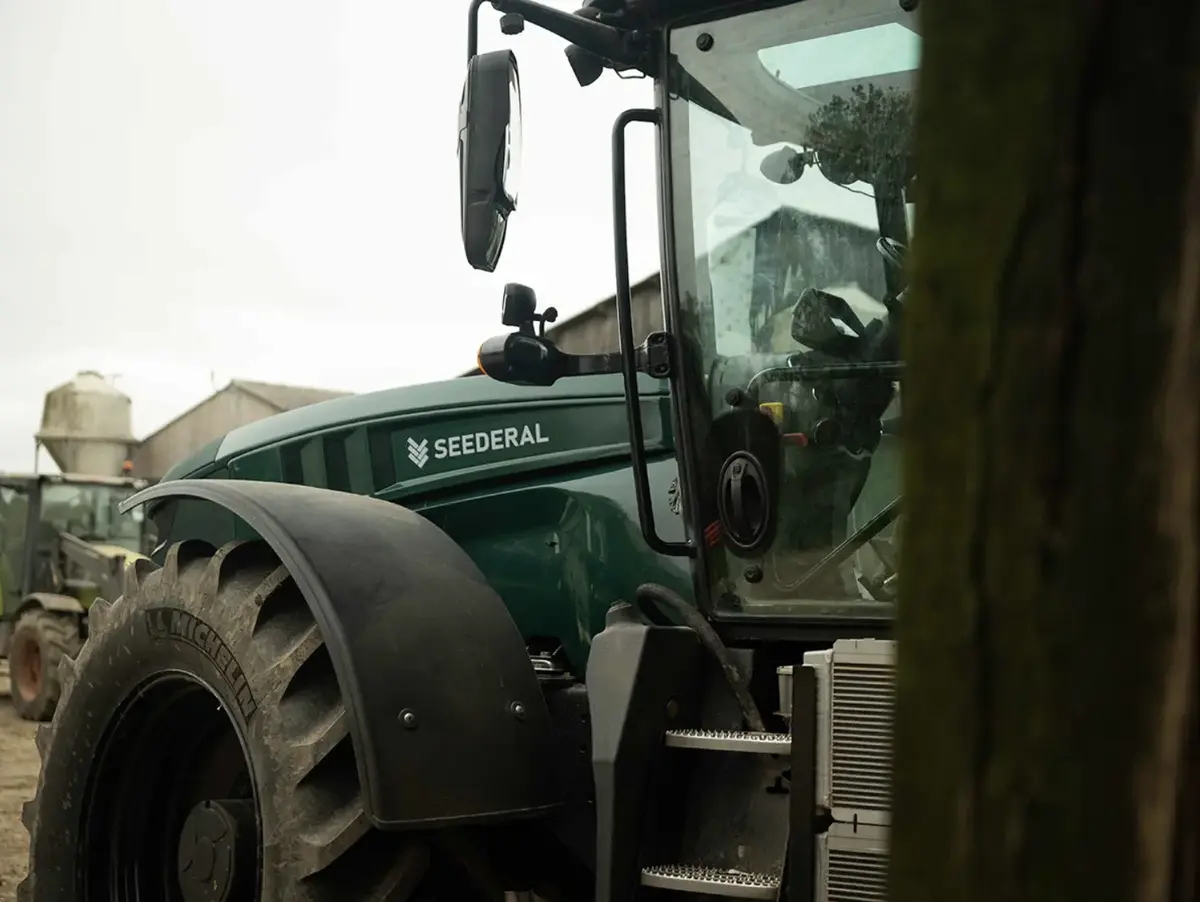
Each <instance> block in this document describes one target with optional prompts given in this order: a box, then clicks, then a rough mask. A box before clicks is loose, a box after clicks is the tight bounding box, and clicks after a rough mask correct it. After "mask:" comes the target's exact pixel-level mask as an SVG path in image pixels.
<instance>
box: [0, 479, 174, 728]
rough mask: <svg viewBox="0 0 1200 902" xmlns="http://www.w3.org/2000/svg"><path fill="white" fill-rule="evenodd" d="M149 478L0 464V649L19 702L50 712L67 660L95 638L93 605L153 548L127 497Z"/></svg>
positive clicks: (29, 714) (38, 713) (37, 714)
mask: <svg viewBox="0 0 1200 902" xmlns="http://www.w3.org/2000/svg"><path fill="white" fill-rule="evenodd" d="M145 486H146V483H145V482H144V481H142V480H135V479H125V478H113V479H107V478H104V477H97V476H80V475H70V474H69V475H65V476H59V475H16V474H5V473H0V655H2V656H4V657H6V658H8V670H9V681H10V684H11V690H10V694H11V696H12V703H13V707H14V708H15V709H16V711H17V713H18V714H19V715H20V716H21V717H23V718H25V719H26V720H37V721H44V720H49V719H50V717H51V715H53V714H54V709H55V706H56V705H57V704H58V700H59V695H60V693H61V680H60V676H59V672H58V669H59V664H60V662H61V661H62V658H63V656H64V655H65V656H68V657H74V656H75V654H76V653H77V652H78V651H79V648H80V646H81V645H82V644H83V641H84V639H86V638H87V632H88V621H87V614H88V609H89V608H90V607H91V606H92V603H93V602H94V601H95V600H96V598H98V597H104V598H115V597H116V596H117V594H119V592H120V587H121V581H122V575H123V573H124V570H125V564H126V563H128V562H130V561H132V560H134V559H136V558H140V557H144V556H145V553H147V552H148V551H149V550H150V549H149V547H148V541H149V540H148V538H147V533H146V527H147V521H146V519H145V517H144V515H143V513H142V511H132V512H130V513H122V512H121V511H120V510H119V508H120V505H121V503H122V502H124V501H125V500H127V499H128V498H129V497H130V496H132V495H133V494H135V493H136V492H137V491H138V490H139V489H142V488H145Z"/></svg>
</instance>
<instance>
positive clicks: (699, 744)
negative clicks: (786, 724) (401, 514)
mask: <svg viewBox="0 0 1200 902" xmlns="http://www.w3.org/2000/svg"><path fill="white" fill-rule="evenodd" d="M667 745H668V746H671V747H672V748H679V749H706V750H708V751H712V752H750V753H751V754H758V755H787V754H790V753H791V751H792V737H791V735H790V734H788V733H749V732H741V731H733V730H668V731H667Z"/></svg>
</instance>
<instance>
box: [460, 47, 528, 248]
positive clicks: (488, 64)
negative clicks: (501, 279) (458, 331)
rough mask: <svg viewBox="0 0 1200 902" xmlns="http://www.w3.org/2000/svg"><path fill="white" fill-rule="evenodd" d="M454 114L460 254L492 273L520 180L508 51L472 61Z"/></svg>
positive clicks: (515, 87) (513, 62)
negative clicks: (459, 211)
mask: <svg viewBox="0 0 1200 902" xmlns="http://www.w3.org/2000/svg"><path fill="white" fill-rule="evenodd" d="M458 115H459V121H458V173H459V206H460V210H461V215H462V239H463V250H464V251H465V252H466V255H467V262H468V263H470V264H471V266H473V267H474V268H475V269H482V270H484V271H486V272H492V271H493V270H494V269H495V268H496V264H497V263H498V262H499V261H500V253H501V251H503V250H504V236H505V233H506V232H507V230H508V217H509V214H510V213H512V211H513V210H515V209H516V207H517V190H518V180H519V176H520V157H521V81H520V78H519V77H518V74H517V58H516V57H515V56H514V55H513V53H512V51H510V50H495V51H492V52H490V53H480V54H477V55H476V56H474V57H472V58H471V61H470V62H469V63H468V64H467V79H466V82H465V84H464V85H463V94H462V103H461V104H460V106H459V114H458Z"/></svg>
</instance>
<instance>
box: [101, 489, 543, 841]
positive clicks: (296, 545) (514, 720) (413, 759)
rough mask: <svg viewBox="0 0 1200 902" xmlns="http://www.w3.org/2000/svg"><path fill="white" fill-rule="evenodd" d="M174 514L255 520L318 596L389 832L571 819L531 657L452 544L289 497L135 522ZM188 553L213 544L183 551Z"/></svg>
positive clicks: (385, 512)
mask: <svg viewBox="0 0 1200 902" xmlns="http://www.w3.org/2000/svg"><path fill="white" fill-rule="evenodd" d="M168 499H173V500H184V499H195V500H197V501H201V502H208V503H211V504H213V505H217V506H218V507H220V508H223V509H224V510H225V511H228V512H229V513H230V514H233V515H234V516H236V517H237V518H239V519H240V520H242V521H243V522H244V523H245V524H246V525H247V526H249V527H250V529H252V530H254V532H255V533H257V534H258V536H260V537H261V538H262V539H263V540H264V541H265V542H267V543H268V544H269V545H270V546H271V548H272V549H273V550H274V551H275V553H276V554H277V555H278V556H279V559H280V561H281V562H282V563H283V564H284V566H286V567H287V568H288V571H289V572H290V573H291V575H292V577H293V579H294V580H295V582H296V585H297V586H298V588H299V589H300V590H301V591H302V592H303V593H304V597H305V598H306V599H307V600H308V604H309V606H310V607H311V608H312V612H313V615H314V617H315V618H316V621H317V624H318V626H319V627H320V629H321V632H322V634H323V636H324V639H325V642H326V646H327V648H328V650H329V655H330V658H331V659H332V662H333V667H334V672H335V673H336V674H337V678H338V683H339V685H340V687H341V691H342V694H343V697H344V700H345V703H346V710H347V714H348V715H349V726H350V735H351V739H352V741H353V743H354V749H355V752H356V753H357V757H358V768H359V777H360V779H361V780H362V785H363V787H364V790H365V792H366V811H367V815H368V816H369V817H370V819H371V820H372V822H373V823H374V824H375V825H376V826H377V827H380V828H382V829H403V828H412V827H429V826H439V825H446V824H456V823H458V824H467V823H485V822H489V821H494V820H504V819H513V818H517V817H531V816H535V815H537V814H540V813H542V812H545V811H547V810H550V809H552V808H554V807H555V806H556V805H557V803H558V799H557V797H556V789H555V787H554V785H553V783H552V781H551V773H552V769H551V768H549V767H547V765H546V762H547V760H549V756H550V755H551V754H552V750H553V747H552V744H551V743H552V734H551V726H550V717H549V714H548V712H547V709H546V704H545V701H544V699H543V697H542V693H541V690H540V688H539V686H538V682H537V678H536V676H535V674H534V671H533V668H532V667H531V666H530V663H529V658H528V654H527V652H526V648H525V643H524V641H523V639H522V637H521V634H520V632H519V631H518V630H517V627H516V624H515V623H514V622H513V620H512V618H511V617H510V616H509V613H508V611H507V609H506V608H505V607H504V603H503V602H502V601H501V600H500V597H499V596H498V595H497V594H496V593H495V591H493V589H492V588H491V586H489V585H488V583H487V581H486V580H485V579H484V577H483V575H482V574H481V573H480V572H479V570H478V568H477V567H476V566H475V564H474V563H473V562H472V561H471V559H470V558H469V557H468V556H467V554H466V552H464V551H463V550H462V549H461V548H460V547H459V546H458V545H457V544H456V543H455V542H454V541H453V540H452V539H451V538H450V537H449V536H447V535H446V534H445V533H443V532H442V531H441V530H440V529H438V528H437V527H436V526H434V525H433V524H432V523H430V522H429V521H428V520H426V519H425V518H423V517H421V516H418V515H417V514H415V513H413V512H412V511H409V510H407V509H405V508H403V507H400V506H399V505H396V504H390V503H387V502H383V501H378V500H375V499H372V498H367V497H363V496H359V495H351V494H347V493H343V492H334V491H329V490H327V489H317V488H311V487H309V486H298V485H288V484H283V483H270V482H251V481H243V480H217V479H213V480H208V479H195V480H179V481H172V482H164V483H159V484H158V485H156V486H153V487H151V488H149V489H146V490H144V491H142V492H140V493H138V494H137V495H135V496H134V497H133V498H131V499H129V501H127V502H126V503H125V505H123V506H122V509H123V510H124V509H128V508H130V507H135V506H137V505H140V504H144V503H147V502H162V501H164V500H168ZM173 531H178V532H180V533H183V532H185V531H186V528H185V529H177V530H173ZM185 538H203V536H191V535H183V534H179V535H172V536H170V540H171V541H179V540H181V539H185Z"/></svg>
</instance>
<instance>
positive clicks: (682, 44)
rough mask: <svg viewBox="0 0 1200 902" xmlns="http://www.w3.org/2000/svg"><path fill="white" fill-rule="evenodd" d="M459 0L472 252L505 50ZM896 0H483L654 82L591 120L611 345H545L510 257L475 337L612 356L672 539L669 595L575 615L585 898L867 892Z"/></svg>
mask: <svg viewBox="0 0 1200 902" xmlns="http://www.w3.org/2000/svg"><path fill="white" fill-rule="evenodd" d="M482 5H484V4H483V2H482V0H476V2H474V3H473V5H472V19H471V29H470V38H469V51H470V52H469V63H468V70H467V78H466V84H465V86H464V90H463V98H462V104H461V109H460V134H459V160H460V177H461V213H462V231H463V243H464V250H465V252H466V255H467V258H468V260H469V262H470V263H471V264H472V265H473V266H474V267H475V268H477V269H481V270H484V271H492V270H493V269H494V268H495V266H496V263H497V260H498V259H499V257H500V254H501V252H502V250H503V246H504V240H505V236H506V232H507V229H508V221H509V218H510V216H511V215H512V214H513V212H514V211H515V210H516V208H517V200H518V196H517V186H518V178H517V175H518V173H519V153H520V148H521V134H520V128H521V112H522V111H521V102H520V77H519V70H518V65H517V57H516V54H515V53H514V52H513V51H510V50H501V51H496V52H490V53H478V52H477V46H476V43H477V41H476V36H477V28H478V26H477V23H476V16H477V13H478V10H479V8H480V6H482ZM916 5H917V4H916V2H915V0H802V2H799V0H793V2H749V3H737V4H734V3H728V2H712V0H709V2H703V0H702V2H691V3H684V2H675V0H592V2H589V3H588V4H587V6H586V7H584V8H583V9H581V10H579V11H578V12H576V13H574V14H568V13H564V12H561V11H558V10H554V9H551V8H548V7H545V6H543V5H541V4H538V3H535V2H531V0H491V6H493V7H494V8H495V9H497V10H498V11H499V12H501V13H502V14H503V15H502V18H501V21H500V24H501V28H502V30H503V31H504V33H505V34H509V35H517V34H519V33H520V32H521V31H522V30H523V29H524V28H525V27H526V26H527V25H534V26H537V27H540V28H543V29H546V30H548V31H551V32H553V33H555V34H557V35H559V36H560V37H562V38H563V39H564V40H565V41H567V43H568V47H567V50H566V56H567V61H568V62H569V65H570V71H572V72H573V74H574V76H575V78H576V79H577V80H578V81H579V83H580V85H581V86H586V85H588V84H591V83H592V82H593V81H595V80H596V79H597V78H598V77H600V76H601V75H602V73H603V71H604V70H605V69H613V70H615V71H616V72H618V73H621V74H622V75H624V76H631V75H637V74H639V73H640V74H641V75H642V76H645V77H649V78H651V79H653V80H654V83H655V88H656V91H655V98H656V102H655V106H654V108H653V109H644V110H628V111H626V112H625V113H623V114H621V116H620V117H618V119H617V121H616V123H614V127H613V133H612V149H613V159H612V183H613V233H614V262H615V273H614V276H615V282H616V286H617V291H616V304H617V320H618V331H619V335H620V348H619V350H618V351H613V352H609V353H596V354H583V355H579V354H567V353H564V352H562V351H561V350H560V349H558V348H557V347H555V345H554V343H553V342H552V341H551V340H549V339H547V338H546V337H545V334H544V328H543V327H544V321H545V320H543V319H542V318H540V317H545V318H546V319H547V320H549V321H553V319H552V318H553V317H554V316H556V315H557V314H556V313H555V312H554V311H553V309H549V310H547V311H546V312H545V313H544V314H540V315H539V314H538V313H537V304H536V301H535V299H534V294H533V291H532V290H531V289H530V288H527V287H525V286H521V285H508V286H506V288H505V291H504V304H503V321H504V324H505V325H507V326H509V327H513V328H514V329H515V331H513V332H511V333H510V334H507V335H502V336H499V337H497V338H493V339H490V340H488V341H486V342H485V343H484V344H483V346H482V347H481V349H480V354H479V366H480V368H481V369H482V370H483V372H484V373H486V374H488V375H490V376H492V377H493V378H495V379H499V380H502V381H505V382H511V383H517V384H528V385H548V384H551V383H553V382H555V381H557V380H559V379H565V378H570V377H572V376H575V375H581V374H585V373H622V374H623V375H624V382H625V390H626V400H627V404H628V417H629V434H630V445H631V458H632V471H633V478H634V480H635V483H636V488H637V496H638V504H639V517H640V525H641V531H642V535H643V538H644V540H645V542H646V543H647V545H648V546H649V547H650V548H651V549H653V550H655V551H657V552H659V553H660V554H665V555H679V556H682V557H687V558H689V559H690V561H691V563H692V573H693V577H694V593H695V597H694V599H683V598H681V597H680V596H678V595H676V594H675V593H673V592H671V591H669V590H667V589H665V588H664V587H662V586H655V585H652V584H651V585H642V586H641V588H639V590H638V592H637V597H636V598H635V599H630V600H629V603H628V604H625V605H620V604H618V605H614V607H613V608H612V609H611V610H610V616H609V623H608V627H607V628H606V629H605V631H604V632H602V633H600V634H599V635H598V636H596V637H595V639H594V640H593V644H592V650H591V657H590V658H589V663H588V673H587V694H588V700H589V708H590V716H591V724H592V727H591V731H592V736H591V742H592V744H591V753H592V771H593V778H594V786H595V813H596V818H595V819H596V823H595V829H596V854H595V859H596V860H595V871H596V892H595V898H596V900H597V902H600V900H614V902H615V900H631V899H641V898H647V899H649V898H658V897H659V895H661V894H662V893H668V894H670V893H674V894H683V895H686V896H689V897H698V896H717V897H727V898H760V899H780V898H786V899H788V900H790V902H809V900H814V899H819V900H830V902H833V900H849V899H856V900H858V899H862V900H866V899H884V898H886V868H887V866H886V850H887V847H888V824H889V823H890V797H891V778H890V768H891V761H890V748H891V698H892V685H893V679H894V645H893V644H892V643H891V642H890V641H888V640H887V638H886V637H887V635H888V634H889V632H890V624H891V622H892V620H893V616H894V608H895V601H896V581H897V564H896V560H897V556H898V551H899V548H898V543H899V540H900V533H899V513H900V470H901V447H900V428H899V426H900V415H901V377H902V374H903V365H902V361H901V351H900V341H899V332H900V325H901V321H902V319H903V316H904V307H905V301H904V299H905V283H904V273H905V254H906V248H907V246H908V244H909V233H910V230H911V228H912V224H913V219H914V211H913V208H912V206H911V204H910V203H909V193H910V189H911V187H912V185H913V182H914V178H915V169H914V165H913V161H912V156H911V147H912V139H911V131H912V126H913V105H914V89H915V82H916V73H917V67H918V62H919V58H920V47H921V39H920V28H919V25H918V22H917V17H916V14H915V7H916ZM646 126H650V127H652V128H655V129H656V131H657V137H658V142H657V147H658V160H657V164H658V173H659V179H658V183H659V196H658V213H659V227H660V238H661V267H662V268H661V275H662V277H661V280H660V281H661V285H662V305H663V319H664V323H665V329H664V330H663V331H662V332H658V333H652V334H650V335H635V334H634V333H633V327H632V323H633V322H634V315H633V309H632V299H631V291H630V277H629V266H628V247H627V234H626V216H627V203H626V197H625V163H626V161H625V133H626V131H627V129H629V128H631V127H646ZM643 374H645V375H649V376H652V377H655V378H659V379H663V380H666V381H667V382H668V384H669V386H670V391H671V397H672V409H673V415H674V420H675V422H674V427H675V436H676V458H677V462H678V466H679V472H680V486H681V491H680V496H681V500H682V511H683V515H684V519H685V520H686V524H687V538H686V540H685V541H683V542H678V541H668V540H666V539H664V538H663V536H662V535H661V534H660V532H659V530H658V528H657V525H656V523H655V520H654V508H653V504H652V500H653V499H652V497H651V491H650V485H649V481H648V479H647V475H646V473H647V465H646V455H645V452H644V450H643V441H642V436H643V423H642V419H641V416H642V415H641V413H640V410H641V405H640V404H639V398H638V378H639V377H640V376H642V375H643ZM696 648H699V649H700V652H699V657H700V662H699V663H696V662H695V661H693V660H692V658H691V657H690V656H691V655H692V654H693V653H694V651H695V649H696ZM656 894H658V895H656ZM676 897H678V896H676Z"/></svg>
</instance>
